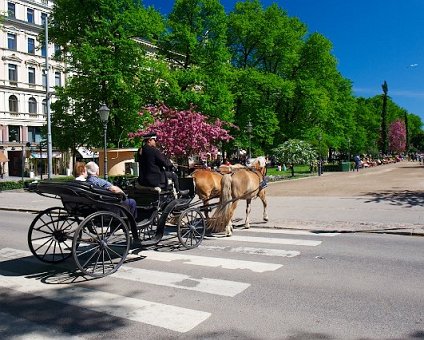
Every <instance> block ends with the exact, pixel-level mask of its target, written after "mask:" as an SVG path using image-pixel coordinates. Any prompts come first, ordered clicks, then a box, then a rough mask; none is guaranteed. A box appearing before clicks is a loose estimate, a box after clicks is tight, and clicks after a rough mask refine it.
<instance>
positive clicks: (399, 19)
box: [143, 0, 424, 122]
mask: <svg viewBox="0 0 424 340" xmlns="http://www.w3.org/2000/svg"><path fill="white" fill-rule="evenodd" d="M236 2H237V1H236V0H221V4H222V5H223V6H224V8H225V10H226V11H227V12H229V11H231V10H232V9H233V8H234V4H235V3H236ZM143 3H144V5H146V6H150V5H151V6H153V7H155V8H156V9H157V10H159V11H160V12H161V13H163V14H165V15H166V14H168V13H169V12H170V11H171V9H172V6H173V4H174V1H173V0H143ZM261 3H262V5H263V7H264V8H265V7H268V6H269V5H271V4H272V3H276V4H278V5H279V6H280V7H281V8H282V9H284V10H285V11H286V12H287V13H288V15H289V16H294V17H298V18H299V19H300V20H301V21H302V22H303V23H305V24H306V25H307V27H308V31H309V32H310V33H312V32H319V33H321V34H323V35H324V36H325V37H327V38H328V39H329V40H330V41H331V42H332V43H333V55H334V56H335V57H336V58H337V60H338V63H339V66H338V69H339V71H340V72H341V74H342V75H343V76H344V77H345V78H348V79H350V80H351V81H352V83H353V91H354V94H355V96H362V97H372V96H375V95H377V94H381V93H382V90H381V84H382V83H383V82H384V80H386V81H387V84H388V87H389V93H388V94H389V96H390V97H391V98H392V99H393V101H394V102H395V103H396V104H397V105H399V106H401V107H403V108H404V109H406V110H407V111H408V112H409V113H414V114H416V115H418V116H420V117H421V119H422V120H423V122H424V0H261Z"/></svg>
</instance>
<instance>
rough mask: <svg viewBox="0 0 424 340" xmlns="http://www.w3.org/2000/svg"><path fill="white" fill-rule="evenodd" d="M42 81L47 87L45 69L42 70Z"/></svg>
mask: <svg viewBox="0 0 424 340" xmlns="http://www.w3.org/2000/svg"><path fill="white" fill-rule="evenodd" d="M42 83H43V86H44V87H47V75H46V71H45V70H43V74H42Z"/></svg>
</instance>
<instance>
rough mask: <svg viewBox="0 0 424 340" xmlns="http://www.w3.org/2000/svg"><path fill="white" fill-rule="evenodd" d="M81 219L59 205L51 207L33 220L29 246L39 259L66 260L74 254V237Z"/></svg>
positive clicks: (53, 261) (52, 261)
mask: <svg viewBox="0 0 424 340" xmlns="http://www.w3.org/2000/svg"><path fill="white" fill-rule="evenodd" d="M78 223H79V220H78V218H77V217H75V216H70V215H69V214H68V212H67V211H66V210H65V209H63V208H59V207H54V208H49V209H46V210H44V211H42V212H40V213H38V215H37V216H36V217H35V218H34V220H33V221H32V223H31V225H30V227H29V230H28V246H29V249H30V250H31V253H33V254H34V256H35V257H37V258H38V259H39V260H41V261H43V262H48V263H58V262H62V261H65V260H66V259H67V258H69V257H70V256H71V255H72V237H73V233H74V231H75V230H76V228H77V227H78Z"/></svg>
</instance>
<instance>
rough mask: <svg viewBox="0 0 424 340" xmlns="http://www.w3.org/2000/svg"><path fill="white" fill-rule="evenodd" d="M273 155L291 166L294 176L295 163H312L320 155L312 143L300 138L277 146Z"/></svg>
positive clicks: (280, 161)
mask: <svg viewBox="0 0 424 340" xmlns="http://www.w3.org/2000/svg"><path fill="white" fill-rule="evenodd" d="M273 155H274V156H275V158H276V160H277V162H279V163H285V164H289V165H290V166H291V171H292V176H294V165H300V164H312V163H313V162H315V161H316V160H317V157H318V154H317V152H316V150H315V148H314V147H313V146H312V145H311V144H309V143H308V142H305V141H303V140H299V139H290V140H288V141H286V142H284V143H283V144H281V145H279V146H277V147H276V148H274V149H273Z"/></svg>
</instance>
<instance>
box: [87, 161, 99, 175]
mask: <svg viewBox="0 0 424 340" xmlns="http://www.w3.org/2000/svg"><path fill="white" fill-rule="evenodd" d="M85 168H86V169H87V174H89V175H91V176H93V175H94V176H95V175H96V174H97V171H99V166H98V165H97V164H96V163H95V162H88V163H87V164H86V165H85Z"/></svg>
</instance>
